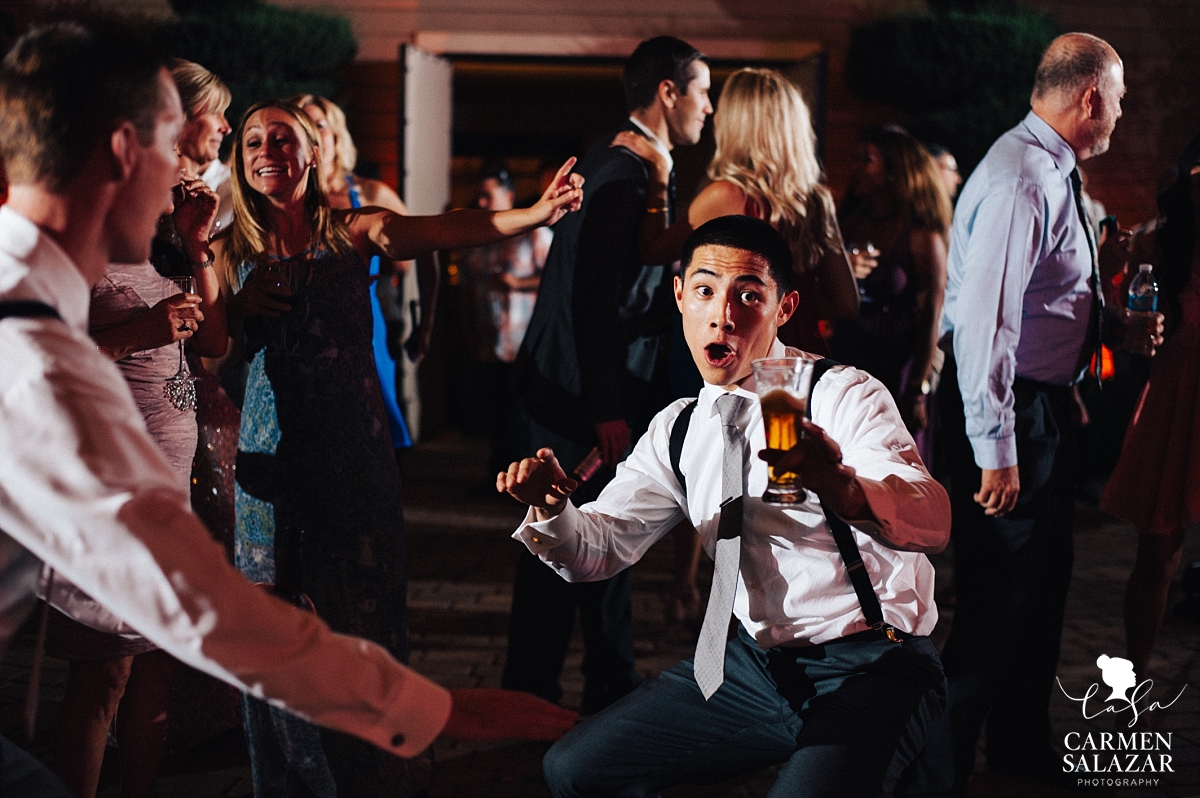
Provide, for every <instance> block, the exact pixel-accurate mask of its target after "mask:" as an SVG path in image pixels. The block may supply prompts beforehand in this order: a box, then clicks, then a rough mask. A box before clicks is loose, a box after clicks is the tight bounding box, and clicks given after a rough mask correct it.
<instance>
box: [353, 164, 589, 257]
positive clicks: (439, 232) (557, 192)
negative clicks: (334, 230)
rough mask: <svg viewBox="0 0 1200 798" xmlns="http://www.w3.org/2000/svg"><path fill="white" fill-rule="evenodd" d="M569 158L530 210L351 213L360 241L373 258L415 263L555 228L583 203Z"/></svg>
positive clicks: (580, 179) (368, 210) (378, 210)
mask: <svg viewBox="0 0 1200 798" xmlns="http://www.w3.org/2000/svg"><path fill="white" fill-rule="evenodd" d="M574 165H575V159H574V158H569V159H568V160H567V162H566V163H565V164H563V166H562V168H561V169H559V170H558V174H556V175H555V176H554V180H553V181H552V182H551V183H550V186H549V187H548V188H547V189H546V191H545V193H544V194H542V197H541V199H539V200H538V201H537V203H535V204H534V205H533V206H532V207H529V208H514V209H512V210H508V211H480V210H457V211H450V212H449V213H443V214H439V215H437V216H401V215H400V214H397V213H393V212H391V211H387V210H383V209H381V208H363V209H359V210H352V211H346V212H345V220H346V224H347V225H348V226H349V228H350V231H351V234H352V235H353V236H354V238H355V240H356V241H360V242H363V243H366V242H369V245H368V246H367V249H368V250H370V254H375V253H376V252H378V253H379V254H382V255H384V256H386V257H388V258H391V259H392V260H411V259H412V258H416V257H418V256H420V255H423V254H424V253H426V252H434V251H437V250H439V249H469V248H471V247H482V246H486V245H487V244H493V243H495V242H497V241H500V240H503V239H505V238H509V237H510V236H515V235H519V234H521V233H526V232H528V231H530V230H533V229H534V228H537V227H542V226H543V225H551V224H554V223H555V222H557V221H558V220H559V219H561V218H562V217H563V216H564V215H566V214H567V213H570V212H571V211H575V210H579V206H580V204H581V203H582V201H583V189H582V186H583V177H582V176H581V175H577V174H572V173H571V167H572V166H574Z"/></svg>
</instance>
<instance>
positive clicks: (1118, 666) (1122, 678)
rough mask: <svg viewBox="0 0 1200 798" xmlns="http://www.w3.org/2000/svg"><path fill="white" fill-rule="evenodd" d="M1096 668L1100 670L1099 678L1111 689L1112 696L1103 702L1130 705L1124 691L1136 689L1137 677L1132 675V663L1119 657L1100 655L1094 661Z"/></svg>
mask: <svg viewBox="0 0 1200 798" xmlns="http://www.w3.org/2000/svg"><path fill="white" fill-rule="evenodd" d="M1096 667H1098V668H1099V669H1100V678H1101V679H1103V680H1104V683H1105V684H1107V685H1108V686H1109V687H1111V688H1112V695H1110V696H1109V697H1108V698H1106V699H1105V701H1124V702H1126V703H1131V702H1130V699H1129V697H1128V696H1126V695H1125V691H1127V690H1129V688H1131V687H1137V683H1138V680H1137V676H1134V674H1133V663H1132V662H1130V661H1129V660H1127V659H1122V658H1121V657H1110V656H1108V655H1107V654H1101V655H1100V656H1099V657H1098V658H1097V659H1096Z"/></svg>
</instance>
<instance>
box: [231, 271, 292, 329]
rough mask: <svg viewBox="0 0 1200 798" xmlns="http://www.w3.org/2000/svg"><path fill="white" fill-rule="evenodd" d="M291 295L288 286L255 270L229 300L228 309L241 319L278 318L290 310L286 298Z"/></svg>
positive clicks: (263, 272) (290, 307)
mask: <svg viewBox="0 0 1200 798" xmlns="http://www.w3.org/2000/svg"><path fill="white" fill-rule="evenodd" d="M291 295H292V289H291V287H290V286H288V285H286V284H284V283H283V282H281V281H280V280H279V279H277V278H276V277H274V276H272V275H269V274H267V273H266V272H265V271H264V270H263V269H262V268H261V267H258V268H255V269H254V271H252V272H250V276H249V277H247V278H246V282H245V283H243V284H242V290H240V291H238V292H237V293H236V294H234V296H233V299H232V300H230V303H229V304H230V309H231V310H233V311H235V312H236V313H237V314H238V315H240V316H241V317H242V318H246V317H247V316H267V317H269V318H279V317H280V316H282V315H283V314H285V313H287V312H288V311H289V310H291V309H292V305H291V303H290V302H288V301H287V298H288V297H290V296H291Z"/></svg>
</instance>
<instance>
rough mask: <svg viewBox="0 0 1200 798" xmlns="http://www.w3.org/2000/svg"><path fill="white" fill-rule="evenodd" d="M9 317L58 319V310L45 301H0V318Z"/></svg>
mask: <svg viewBox="0 0 1200 798" xmlns="http://www.w3.org/2000/svg"><path fill="white" fill-rule="evenodd" d="M9 317H12V318H17V319H58V318H61V317H60V316H59V315H58V311H57V310H55V309H54V308H52V307H50V306H49V305H47V304H46V303H45V302H37V301H35V300H25V299H10V300H8V301H4V302H0V319H7V318H9Z"/></svg>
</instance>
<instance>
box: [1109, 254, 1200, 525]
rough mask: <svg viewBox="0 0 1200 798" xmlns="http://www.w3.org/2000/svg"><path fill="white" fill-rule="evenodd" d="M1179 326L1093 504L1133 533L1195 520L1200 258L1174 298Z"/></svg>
mask: <svg viewBox="0 0 1200 798" xmlns="http://www.w3.org/2000/svg"><path fill="white" fill-rule="evenodd" d="M1179 304H1180V305H1181V307H1182V311H1183V312H1182V316H1181V317H1180V321H1179V326H1178V327H1176V329H1175V332H1174V333H1173V334H1172V335H1171V337H1170V338H1169V339H1168V340H1167V342H1166V343H1164V344H1163V345H1162V347H1161V348H1160V349H1159V350H1158V353H1157V354H1156V355H1155V357H1154V364H1153V365H1152V366H1151V367H1150V380H1149V382H1147V383H1146V389H1145V391H1143V393H1142V399H1141V401H1140V402H1139V403H1138V408H1137V411H1136V412H1135V413H1134V415H1133V421H1131V422H1130V425H1129V431H1128V432H1127V433H1126V434H1125V444H1124V446H1123V447H1122V449H1121V459H1120V460H1119V461H1118V462H1117V467H1116V469H1115V470H1114V471H1113V475H1112V477H1111V478H1110V479H1109V481H1108V486H1107V487H1106V488H1105V490H1104V496H1103V497H1102V498H1101V499H1100V507H1101V509H1103V510H1104V511H1105V512H1107V513H1108V514H1109V515H1112V516H1113V517H1115V518H1119V519H1121V520H1122V521H1128V522H1129V523H1131V524H1133V525H1134V526H1135V527H1137V530H1138V532H1139V533H1142V534H1152V535H1166V534H1168V533H1170V532H1172V531H1174V530H1176V529H1183V528H1185V527H1187V526H1189V525H1191V524H1194V523H1196V522H1198V521H1200V258H1194V259H1193V260H1192V276H1191V280H1190V281H1189V282H1188V285H1187V287H1186V288H1184V290H1183V292H1182V293H1181V294H1180V296H1179Z"/></svg>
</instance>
